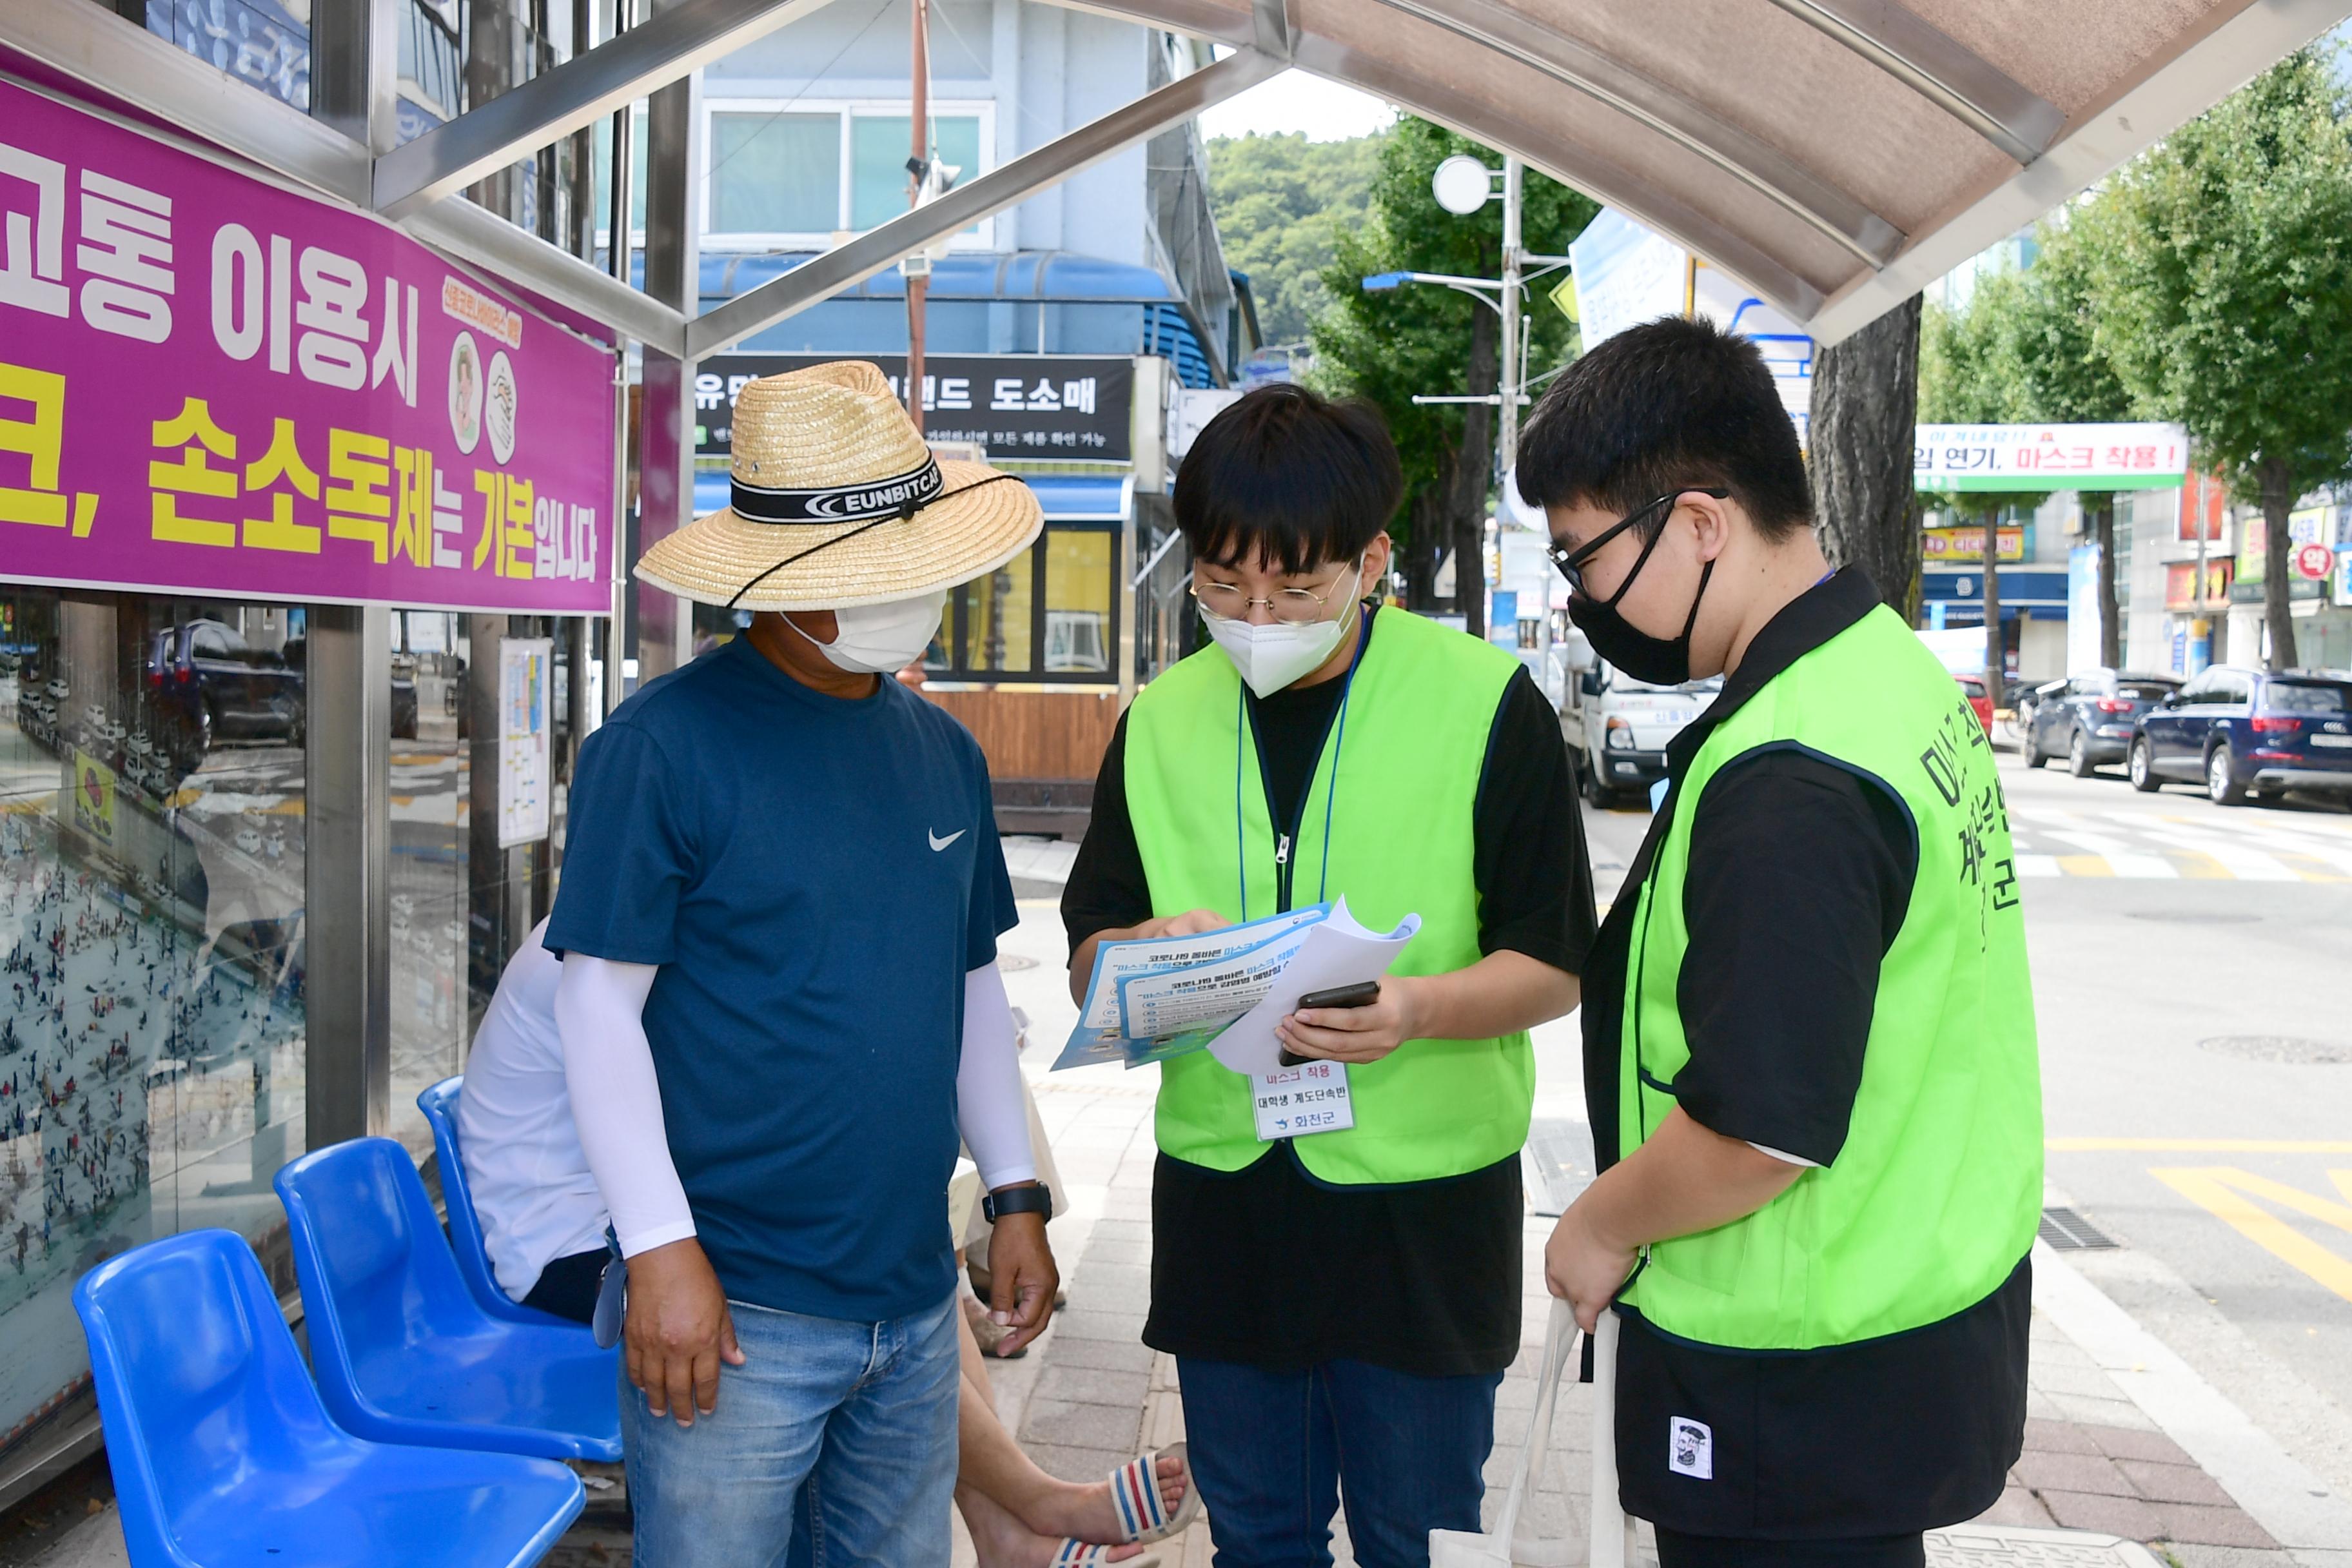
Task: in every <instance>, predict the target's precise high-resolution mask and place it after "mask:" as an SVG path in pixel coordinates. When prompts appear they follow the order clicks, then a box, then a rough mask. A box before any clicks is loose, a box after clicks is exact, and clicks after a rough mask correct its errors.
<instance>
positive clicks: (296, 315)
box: [0, 82, 613, 614]
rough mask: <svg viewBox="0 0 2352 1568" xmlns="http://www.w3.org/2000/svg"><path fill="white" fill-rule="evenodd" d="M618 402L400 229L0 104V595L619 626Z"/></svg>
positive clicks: (165, 148) (533, 323)
mask: <svg viewBox="0 0 2352 1568" xmlns="http://www.w3.org/2000/svg"><path fill="white" fill-rule="evenodd" d="M612 384H613V359H612V355H611V354H610V353H608V352H607V351H604V350H603V349H600V348H598V347H596V346H594V345H593V344H590V343H587V342H583V341H581V340H580V339H578V338H576V337H573V336H572V334H570V333H569V332H567V331H563V330H562V329H561V328H559V327H557V326H555V325H553V324H552V323H551V322H550V321H547V320H546V319H544V318H542V317H540V316H537V315H534V314H531V313H530V312H529V311H527V310H524V309H522V308H521V306H520V302H519V301H518V300H514V299H511V298H509V297H507V296H505V295H502V294H501V293H500V292H499V290H498V289H495V288H492V287H488V286H487V285H485V284H483V283H481V282H479V281H478V280H477V279H475V278H474V277H472V276H471V275H469V274H466V273H461V272H460V271H458V270H457V269H456V268H452V267H450V266H448V265H447V264H446V263H445V262H443V261H442V260H441V259H440V258H438V257H436V256H435V255H434V254H433V253H432V252H431V251H429V250H427V249H425V247H423V246H421V245H418V244H416V243H415V241H413V240H410V239H409V238H407V237H405V236H404V235H402V234H401V233H400V232H399V231H398V230H396V229H394V228H392V227H391V226H388V225H385V224H383V223H379V222H378V221H376V220H375V219H373V218H372V217H368V216H363V215H361V214H357V213H353V212H351V211H348V210H346V209H344V208H341V207H336V206H331V205H327V204H325V203H322V202H317V201H313V200H310V198H308V197H305V196H301V195H294V194H292V193H289V192H288V191H284V190H281V189H279V188H278V187H277V186H275V185H271V184H264V183H262V182H260V181H257V180H253V179H249V178H247V177H246V176H244V175H242V174H237V173H235V172H233V171H231V170H229V169H226V168H223V167H220V166H219V165H216V164H215V163H210V162H208V161H207V160H205V159H203V158H200V157H198V156H196V155H194V154H193V153H185V152H182V151H181V150H179V149H178V148H176V147H173V146H171V145H168V144H166V143H163V142H158V141H155V140H152V139H150V138H148V137H146V136H142V135H141V134H139V133H137V132H132V131H129V130H125V129H122V128H121V127H119V126H117V125H115V124H114V123H113V122H111V121H106V120H101V119H100V118H98V117H96V116H94V115H90V114H87V113H84V112H82V111H81V110H77V109H74V108H71V107H69V106H67V105H64V104H61V103H59V102H58V101H56V100H52V99H49V98H47V97H44V96H41V95H39V94H37V93H34V92H30V91H26V90H25V89H20V88H16V87H14V86H11V85H9V84H7V83H5V82H0V576H7V577H11V578H18V579H35V580H41V581H47V582H55V583H68V584H97V585H122V586H139V587H153V588H165V589H179V590H188V591H194V592H217V593H223V594H235V595H241V596H249V597H264V598H286V599H323V600H342V601H346V602H352V601H375V602H390V603H394V604H402V605H428V606H442V607H448V608H455V609H483V610H515V611H522V612H527V613H541V614H551V613H580V612H593V611H598V610H604V609H606V608H607V607H608V605H609V590H608V587H607V584H608V583H609V581H610V579H611V576H612V572H613V561H612V551H613V520H612V516H611V511H612V489H613V431H612V426H613V418H612V403H611V399H612V390H611V389H612Z"/></svg>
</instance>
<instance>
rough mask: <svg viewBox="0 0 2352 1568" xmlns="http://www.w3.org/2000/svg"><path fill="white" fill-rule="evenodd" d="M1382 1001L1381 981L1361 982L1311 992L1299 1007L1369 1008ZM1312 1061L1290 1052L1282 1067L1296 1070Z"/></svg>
mask: <svg viewBox="0 0 2352 1568" xmlns="http://www.w3.org/2000/svg"><path fill="white" fill-rule="evenodd" d="M1380 999H1381V983H1380V982H1379V981H1377V980H1360V981H1358V982H1357V983H1356V984H1353V985H1339V986H1334V987H1333V988H1332V989H1330V990H1328V991H1309V992H1308V993H1307V994H1306V995H1304V996H1301V997H1300V998H1299V999H1298V1005H1299V1007H1301V1008H1305V1007H1369V1006H1370V1005H1372V1004H1373V1003H1375V1002H1377V1001H1379V1000H1380ZM1312 1059H1313V1058H1309V1057H1302V1056H1296V1055H1293V1054H1292V1053H1291V1052H1289V1051H1285V1052H1283V1053H1282V1065H1283V1066H1284V1067H1286V1068H1295V1067H1297V1066H1298V1065H1299V1064H1300V1063H1301V1062H1305V1061H1310V1060H1312Z"/></svg>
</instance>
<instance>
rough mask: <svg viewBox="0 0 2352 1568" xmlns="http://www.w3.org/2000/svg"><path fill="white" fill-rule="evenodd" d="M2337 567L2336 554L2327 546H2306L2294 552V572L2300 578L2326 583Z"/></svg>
mask: <svg viewBox="0 0 2352 1568" xmlns="http://www.w3.org/2000/svg"><path fill="white" fill-rule="evenodd" d="M2335 565H2336V552H2334V551H2332V550H2330V549H2328V548H2327V546H2326V545H2325V544H2306V545H2304V546H2302V547H2301V548H2299V549H2297V550H2296V551H2295V552H2294V570H2295V574H2296V575H2298V576H2302V577H2309V578H2311V579H2313V580H2314V581H2315V582H2321V583H2324V582H2326V580H2327V575H2328V574H2329V572H2330V571H2331V570H2333V569H2334V567H2335Z"/></svg>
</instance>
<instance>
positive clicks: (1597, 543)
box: [1544, 485, 1731, 599]
mask: <svg viewBox="0 0 2352 1568" xmlns="http://www.w3.org/2000/svg"><path fill="white" fill-rule="evenodd" d="M1694 494H1696V495H1703V496H1713V497H1714V498H1715V499H1716V500H1729V499H1730V496H1731V492H1730V491H1729V490H1728V489H1725V488H1723V487H1722V486H1720V485H1685V486H1684V487H1683V488H1682V489H1678V490H1668V491H1667V492H1666V493H1665V494H1664V495H1662V496H1660V497H1659V498H1658V499H1657V500H1653V501H1644V502H1643V504H1642V505H1640V506H1637V507H1635V508H1634V509H1633V510H1632V511H1629V512H1627V513H1626V514H1625V515H1624V516H1623V517H1622V518H1620V519H1618V520H1617V521H1615V522H1613V523H1612V524H1610V526H1608V527H1607V528H1604V529H1602V530H1601V533H1600V536H1599V537H1598V538H1596V539H1594V540H1593V541H1592V542H1590V543H1588V544H1580V545H1578V546H1577V547H1576V548H1575V549H1573V550H1569V549H1565V548H1563V547H1561V546H1560V545H1557V544H1555V545H1552V546H1550V547H1549V548H1548V549H1547V550H1545V552H1544V553H1545V554H1546V555H1549V556H1550V557H1551V563H1552V564H1553V565H1554V566H1557V567H1559V574H1560V575H1561V576H1563V577H1565V578H1567V579H1568V585H1569V586H1570V588H1571V589H1573V590H1575V591H1576V592H1577V593H1579V594H1582V595H1584V596H1585V597H1586V598H1588V599H1589V598H1591V597H1592V595H1591V592H1590V591H1588V590H1587V589H1586V588H1585V586H1584V564H1585V563H1586V562H1588V561H1590V560H1591V559H1592V558H1593V557H1594V556H1595V555H1597V554H1599V553H1600V552H1601V546H1603V545H1605V544H1607V543H1608V542H1610V541H1611V540H1612V539H1614V538H1616V537H1617V536H1618V535H1619V534H1621V533H1622V532H1624V531H1626V530H1627V529H1629V528H1635V527H1639V526H1640V525H1641V524H1642V523H1643V522H1646V521H1649V519H1650V516H1651V514H1652V513H1654V512H1655V511H1656V510H1658V509H1659V508H1660V507H1671V506H1673V505H1674V504H1675V502H1676V501H1678V500H1682V499H1683V497H1685V496H1686V495H1694ZM1650 543H1651V544H1652V545H1655V544H1656V543H1657V540H1656V539H1652V540H1651V541H1650ZM1649 558H1650V552H1649V550H1648V549H1644V550H1643V552H1642V561H1637V562H1635V563H1634V564H1633V570H1634V571H1635V572H1638V571H1640V570H1641V569H1642V563H1643V562H1646V561H1647V560H1649ZM1627 580H1628V581H1631V580H1632V574H1631V573H1629V574H1627Z"/></svg>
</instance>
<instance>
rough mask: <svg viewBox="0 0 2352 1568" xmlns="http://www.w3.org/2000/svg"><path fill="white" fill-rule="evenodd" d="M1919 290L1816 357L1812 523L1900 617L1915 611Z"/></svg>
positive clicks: (1836, 561)
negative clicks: (1914, 471)
mask: <svg viewBox="0 0 2352 1568" xmlns="http://www.w3.org/2000/svg"><path fill="white" fill-rule="evenodd" d="M1918 409H1919V297H1918V296H1917V295H1916V294H1915V295H1913V296H1912V297H1911V298H1910V299H1908V300H1905V301H1904V302H1903V303H1902V304H1901V305H1898V306H1897V307H1895V309H1894V310H1889V311H1888V312H1887V313H1886V314H1885V315H1884V316H1881V317H1880V318H1878V320H1876V321H1873V322H1871V323H1870V325H1868V326H1866V327H1864V328H1863V329H1862V331H1858V332H1856V333H1854V334H1853V336H1852V337H1850V338H1848V339H1846V340H1845V342H1842V343H1838V344H1836V345H1835V346H1833V347H1831V348H1826V349H1823V350H1822V351H1821V352H1820V353H1818V354H1816V355H1814V357H1813V402H1812V438H1811V460H1812V474H1813V526H1814V528H1815V529H1816V530H1817V531H1819V533H1820V535H1821V541H1822V552H1823V553H1825V554H1827V555H1828V556H1829V558H1830V563H1831V564H1832V565H1836V566H1848V565H1852V566H1860V567H1861V568H1863V569H1864V571H1866V572H1868V573H1869V574H1870V578H1871V581H1872V582H1874V583H1875V584H1878V592H1879V596H1880V597H1881V598H1883V599H1885V601H1886V603H1887V604H1888V605H1891V606H1893V608H1894V609H1895V613H1896V614H1898V615H1900V616H1903V617H1904V619H1905V621H1906V623H1909V622H1916V620H1917V619H1918V615H1919V501H1918V497H1917V495H1916V492H1915V491H1914V490H1913V489H1912V488H1911V448H1912V443H1913V442H1914V440H1916V426H1917V422H1918Z"/></svg>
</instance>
